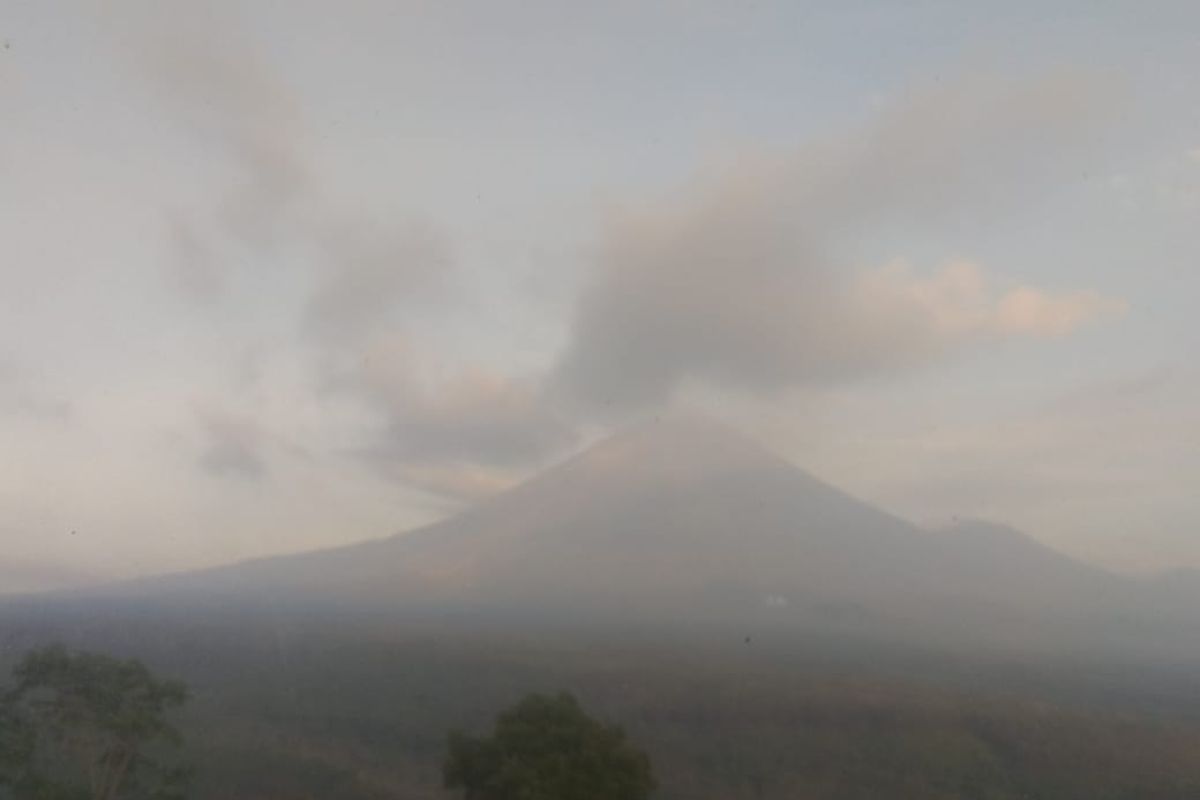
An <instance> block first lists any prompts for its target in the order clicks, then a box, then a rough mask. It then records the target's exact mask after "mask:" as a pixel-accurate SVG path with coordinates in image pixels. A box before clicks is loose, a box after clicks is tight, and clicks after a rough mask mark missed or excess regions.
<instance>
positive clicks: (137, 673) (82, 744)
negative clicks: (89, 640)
mask: <svg viewBox="0 0 1200 800" xmlns="http://www.w3.org/2000/svg"><path fill="white" fill-rule="evenodd" d="M13 678H14V684H13V685H12V686H11V687H9V688H7V689H6V690H4V691H3V694H2V695H0V797H3V796H6V795H8V796H12V797H13V798H19V799H20V800H75V799H76V798H78V799H79V800H84V799H85V798H90V800H115V799H116V798H133V797H145V798H171V797H179V796H182V792H183V789H184V786H185V783H186V779H187V776H188V772H187V770H186V769H185V768H184V767H182V766H180V765H178V764H176V763H173V762H172V761H171V760H170V759H169V758H168V759H167V760H163V759H162V757H161V756H162V753H163V751H164V750H168V751H169V750H170V749H171V747H172V746H177V745H178V744H179V742H180V739H179V734H178V732H177V731H176V730H175V728H174V727H173V726H172V725H171V723H170V720H169V719H168V715H169V714H170V712H171V711H172V710H174V709H176V708H178V707H179V706H182V705H183V703H184V701H185V700H186V698H187V693H186V690H185V689H184V686H183V684H181V683H179V682H177V681H171V680H161V679H159V678H157V677H155V676H154V675H153V674H151V672H150V671H149V670H148V669H147V668H146V666H145V665H144V664H142V663H141V662H140V661H137V660H134V659H127V660H119V659H115V658H112V657H110V656H107V655H103V654H98V653H89V652H71V651H68V650H67V649H66V648H64V647H62V646H60V645H50V646H47V647H43V648H39V649H36V650H33V651H30V652H29V653H27V654H26V655H25V656H24V657H23V658H22V659H21V660H20V662H19V663H18V664H17V665H16V667H15V668H14V669H13ZM168 756H169V753H168Z"/></svg>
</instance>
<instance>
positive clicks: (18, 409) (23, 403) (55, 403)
mask: <svg viewBox="0 0 1200 800" xmlns="http://www.w3.org/2000/svg"><path fill="white" fill-rule="evenodd" d="M0 412H7V413H9V414H14V415H17V416H20V417H24V418H26V419H35V420H41V421H45V422H65V421H67V420H68V419H70V418H71V416H72V413H73V407H72V404H71V402H70V401H69V400H67V399H65V398H63V397H60V396H58V395H56V394H54V393H53V392H52V391H51V390H50V389H48V388H47V387H46V385H45V381H44V380H43V379H42V376H41V375H39V374H38V372H37V371H36V370H33V369H30V368H28V367H26V366H24V365H23V364H20V363H18V362H17V361H15V360H12V359H8V358H5V357H3V356H0Z"/></svg>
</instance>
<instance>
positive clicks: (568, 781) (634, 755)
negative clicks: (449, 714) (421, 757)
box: [442, 693, 654, 800]
mask: <svg viewBox="0 0 1200 800" xmlns="http://www.w3.org/2000/svg"><path fill="white" fill-rule="evenodd" d="M448 746H449V753H448V755H447V757H446V761H445V764H444V765H443V768H442V774H443V778H444V780H445V784H446V787H447V788H449V789H462V790H463V792H464V796H465V798H466V800H643V798H646V797H648V796H649V795H650V793H651V792H652V791H653V789H654V777H653V775H652V772H651V769H650V759H649V758H648V757H647V756H646V754H645V753H643V752H641V751H640V750H638V749H637V748H635V747H634V746H633V745H632V744H631V743H630V742H629V741H628V740H627V739H626V738H625V733H624V731H622V730H621V729H620V728H618V727H616V726H610V725H604V724H602V723H600V722H597V721H596V720H594V719H592V718H591V717H589V716H588V715H587V714H586V713H584V711H583V709H582V708H580V707H579V703H578V702H576V700H575V698H574V697H572V696H571V695H569V694H565V693H564V694H559V695H557V696H555V697H549V696H545V695H539V694H531V695H529V696H527V697H526V698H525V699H523V700H522V701H521V702H520V703H518V704H517V705H515V706H514V707H512V708H511V709H509V710H508V711H505V712H504V713H502V714H501V715H500V716H499V717H498V718H497V720H496V727H495V731H494V732H493V733H492V735H491V736H488V737H482V738H477V737H472V736H468V735H465V734H462V733H458V732H455V733H451V734H450V737H449V742H448Z"/></svg>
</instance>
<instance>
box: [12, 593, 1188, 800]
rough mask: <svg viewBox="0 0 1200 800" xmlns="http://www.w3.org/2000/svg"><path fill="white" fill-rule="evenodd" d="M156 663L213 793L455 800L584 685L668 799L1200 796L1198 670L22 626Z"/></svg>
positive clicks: (376, 628) (397, 635)
mask: <svg viewBox="0 0 1200 800" xmlns="http://www.w3.org/2000/svg"><path fill="white" fill-rule="evenodd" d="M0 625H2V626H3V630H4V639H3V641H4V642H5V648H4V657H5V658H6V659H11V658H12V657H13V656H15V655H16V654H17V653H18V652H20V651H21V650H23V649H24V648H26V647H28V646H30V645H32V644H33V643H35V642H37V641H42V640H44V639H46V638H48V637H52V638H58V639H64V640H67V641H69V642H70V643H72V644H77V645H83V646H88V647H103V648H105V649H107V650H109V651H111V652H116V653H118V654H133V655H138V656H141V657H143V658H145V659H147V661H148V662H150V663H151V664H152V665H153V666H154V667H155V668H156V669H158V670H161V671H162V672H163V673H165V674H171V675H175V676H178V677H182V678H184V679H185V680H186V681H187V682H188V683H189V684H190V685H191V687H192V689H193V691H194V697H193V701H192V703H191V705H190V707H189V708H188V710H187V714H186V716H185V719H184V720H182V722H183V725H184V727H185V729H186V731H187V738H188V750H189V758H190V760H191V761H192V763H194V764H195V765H196V767H197V780H196V783H195V786H194V792H193V795H194V796H196V797H199V798H233V797H238V798H284V797H288V798H297V797H300V798H346V799H347V800H348V799H350V798H423V797H442V796H445V794H444V792H443V791H442V789H441V788H440V771H439V767H440V760H441V758H442V755H443V748H444V741H445V735H446V732H447V731H448V730H450V729H452V728H465V729H477V730H478V729H483V728H485V727H486V726H487V725H488V723H489V721H490V720H491V718H492V717H493V716H494V714H495V713H496V712H497V711H499V710H500V709H502V708H503V707H505V706H506V705H509V704H511V703H512V702H513V701H514V700H516V699H517V698H518V697H520V696H521V695H522V694H523V693H525V692H527V691H531V690H541V691H553V690H559V689H568V690H571V691H573V692H575V693H576V694H577V695H578V696H579V697H580V699H581V701H582V702H583V703H584V704H585V706H587V707H588V708H589V709H591V710H592V711H593V712H594V713H596V714H597V715H598V716H601V717H604V718H607V719H609V720H612V721H616V722H619V723H620V724H622V725H623V726H625V728H626V729H627V731H628V732H629V733H630V735H631V736H632V737H633V738H634V739H635V740H636V741H637V742H638V743H639V744H641V745H642V746H644V747H645V748H646V749H647V750H648V751H649V753H650V754H651V756H652V758H653V761H654V765H655V768H656V772H657V774H658V777H659V784H660V791H659V796H661V797H663V798H760V797H761V798H797V797H802V798H810V797H811V798H846V799H848V800H849V799H853V798H863V799H864V800H867V799H868V798H869V799H870V800H875V799H876V798H899V799H904V798H913V799H914V800H916V799H917V798H920V800H936V799H937V798H947V799H948V798H981V799H986V800H1005V799H1006V798H1046V800H1074V799H1075V798H1078V799H1079V800H1104V799H1106V798H1112V799H1113V800H1116V798H1130V800H1133V798H1137V799H1138V800H1146V799H1147V798H1148V799H1150V800H1153V799H1155V798H1161V799H1162V800H1166V799H1167V798H1179V799H1180V800H1184V798H1188V799H1189V800H1191V799H1193V798H1196V797H1200V692H1197V691H1195V686H1194V684H1193V683H1192V682H1191V681H1192V678H1191V673H1189V672H1188V671H1186V670H1182V671H1179V673H1178V674H1170V673H1168V672H1167V671H1165V670H1162V669H1159V670H1154V669H1152V668H1151V667H1149V666H1148V665H1144V664H1134V663H1130V664H1128V665H1126V666H1124V667H1120V668H1118V667H1116V666H1113V664H1112V662H1109V666H1108V667H1107V668H1106V669H1103V670H1102V669H1097V668H1096V667H1095V666H1090V665H1089V663H1090V662H1088V661H1087V660H1086V659H1085V658H1083V657H1082V656H1081V660H1079V661H1074V662H1073V661H1071V660H1070V659H1064V658H1061V657H1060V658H1058V659H1057V660H1055V661H1053V662H1050V661H1047V660H1041V661H1039V660H1036V659H1032V660H1031V658H1029V657H1025V658H1018V657H1015V656H1011V655H1010V656H1001V655H999V654H993V655H992V656H989V657H983V656H979V655H974V656H971V657H969V658H968V657H965V656H961V655H959V656H956V655H953V654H951V653H946V652H942V653H932V652H929V651H918V650H915V649H914V650H905V649H903V648H900V647H897V646H895V645H889V646H881V645H867V644H865V643H860V644H854V643H852V642H850V641H848V640H840V641H838V640H834V639H828V638H822V637H820V636H818V635H815V634H814V635H813V636H811V637H804V636H802V635H795V634H793V635H789V636H786V637H785V636H783V635H781V634H777V633H772V632H770V631H767V630H756V631H747V632H745V635H743V633H742V632H734V631H729V632H728V633H727V634H719V633H714V632H712V631H709V632H706V633H704V634H703V635H700V634H696V635H692V636H685V635H682V634H679V633H678V632H676V633H675V634H673V635H671V636H664V635H662V634H661V633H651V632H645V631H642V632H632V631H621V632H617V631H613V630H606V631H592V632H590V633H587V634H583V633H580V632H578V631H575V632H568V631H566V630H563V629H557V630H548V629H542V630H535V629H526V630H525V631H524V632H521V633H517V632H509V633H507V634H501V633H499V632H498V631H497V630H496V629H495V627H494V626H489V628H488V629H487V631H486V632H480V631H472V630H470V629H469V627H467V626H464V625H456V626H446V625H441V626H437V625H430V626H425V627H419V626H415V625H408V626H405V627H402V628H397V627H395V626H390V625H386V624H382V623H371V624H363V623H357V624H355V625H353V626H351V625H348V624H333V623H330V622H326V623H313V622H311V621H307V622H302V621H298V618H293V620H292V621H291V622H286V621H284V619H283V618H282V617H280V618H278V619H276V620H274V621H268V620H259V621H257V622H255V621H247V620H239V621H238V622H237V624H236V625H235V624H234V623H233V622H232V621H229V620H226V621H225V622H224V623H222V624H215V623H209V624H205V625H200V624H196V623H195V622H194V621H189V620H187V619H185V618H178V617H175V618H166V617H159V618H154V619H151V618H146V617H142V618H140V619H137V620H124V621H120V622H114V621H112V620H110V619H104V618H101V617H95V616H93V617H73V618H66V617H64V618H61V619H58V620H56V621H48V620H47V619H44V618H43V619H40V620H38V622H37V624H36V625H33V624H31V623H30V622H29V621H28V620H20V619H18V618H13V617H11V616H10V617H8V618H6V619H5V620H4V621H3V622H2V623H0Z"/></svg>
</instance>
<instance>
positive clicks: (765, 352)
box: [552, 76, 1122, 410]
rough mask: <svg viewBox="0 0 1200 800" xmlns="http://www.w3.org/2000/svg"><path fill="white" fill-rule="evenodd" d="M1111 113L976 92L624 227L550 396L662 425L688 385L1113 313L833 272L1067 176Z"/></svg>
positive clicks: (902, 275) (1050, 85)
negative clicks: (1031, 181) (848, 253)
mask: <svg viewBox="0 0 1200 800" xmlns="http://www.w3.org/2000/svg"><path fill="white" fill-rule="evenodd" d="M1106 108H1107V106H1106V104H1105V102H1104V97H1103V93H1102V92H1100V91H1099V90H1098V89H1097V86H1096V84H1095V83H1094V82H1090V81H1084V80H1079V79H1075V78H1071V77H1070V76H1051V77H1049V78H1046V79H1043V80H1036V81H1030V82H1025V83H1013V84H1000V83H995V82H987V81H983V82H967V83H964V84H962V85H959V86H955V87H951V88H948V89H941V90H937V91H934V92H930V93H928V94H924V95H915V96H913V97H911V98H910V99H909V100H908V101H907V102H905V103H904V104H902V105H901V106H899V107H897V108H895V109H893V110H891V111H888V112H886V113H884V114H883V115H882V116H881V117H880V118H879V119H877V120H876V121H874V122H873V123H872V124H870V125H868V126H867V127H865V128H864V129H862V130H860V131H857V132H853V133H851V134H849V135H846V136H842V137H838V138H834V139H827V140H822V141H817V142H815V143H810V144H809V145H807V146H805V147H803V148H801V149H799V150H798V151H796V152H793V153H791V154H788V155H784V156H770V155H766V156H761V155H757V154H752V155H751V156H748V157H746V158H744V159H743V160H742V161H740V162H738V163H734V164H732V165H729V166H727V167H726V168H724V169H723V170H720V171H717V172H716V173H710V174H707V175H704V176H701V178H700V179H698V180H697V181H696V182H695V183H694V184H692V185H689V186H688V187H685V189H686V191H684V192H683V193H682V194H681V196H679V197H677V198H675V199H674V200H672V201H669V202H666V203H663V204H660V205H659V206H657V207H650V208H641V209H637V210H634V211H630V212H626V213H624V214H622V215H621V216H619V217H618V218H616V219H615V220H614V221H613V222H612V223H611V224H610V226H609V227H608V229H607V231H606V232H605V235H604V237H603V240H602V244H601V247H600V248H599V254H598V257H597V259H596V263H595V265H594V275H593V278H592V281H591V283H590V285H588V286H587V287H586V288H585V289H584V291H583V293H582V295H581V297H580V298H579V301H578V306H577V308H576V314H575V317H574V322H573V329H572V336H571V339H570V342H569V345H568V346H567V348H566V350H565V352H564V353H563V354H562V356H561V359H560V361H559V363H558V364H557V365H556V367H555V369H554V376H553V379H552V380H553V384H554V386H555V387H556V391H559V392H562V393H563V394H565V395H566V396H568V397H571V398H574V399H575V400H578V401H582V403H583V404H584V405H585V406H589V407H591V408H592V409H593V410H595V409H597V408H603V407H605V406H612V407H616V408H622V407H625V408H628V407H638V406H646V405H652V404H655V403H658V402H662V401H664V400H666V399H667V398H669V397H670V395H671V394H672V393H673V392H674V391H675V390H677V389H678V388H679V387H680V386H682V385H685V384H687V383H689V382H692V381H699V382H702V383H709V384H715V385H722V386H728V387H733V388H739V389H747V390H750V391H773V390H778V389H782V388H786V387H789V386H795V385H803V384H811V383H820V382H826V381H834V380H845V379H850V378H856V377H860V376H864V375H869V374H874V373H878V372H881V371H887V370H893V369H902V368H905V367H908V366H911V365H913V364H917V363H920V362H922V361H924V360H928V359H930V358H933V357H936V356H937V355H939V354H941V353H943V352H946V351H947V350H949V349H951V348H953V347H958V346H961V345H962V344H964V343H966V342H970V341H977V340H981V339H986V338H988V337H997V336H1003V335H1056V334H1061V333H1065V332H1068V331H1069V330H1071V329H1072V328H1074V327H1075V326H1076V325H1078V324H1080V323H1082V322H1085V321H1087V320H1088V319H1090V318H1092V317H1094V316H1098V315H1104V314H1108V313H1119V312H1120V311H1121V308H1122V306H1121V304H1120V303H1119V302H1114V301H1108V300H1106V299H1105V298H1103V297H1101V296H1100V295H1098V294H1096V293H1093V292H1082V293H1076V294H1071V295H1067V296H1062V297H1057V296H1051V295H1048V294H1046V293H1044V292H1041V291H1039V290H1037V289H1033V288H1030V287H1013V288H1011V289H1009V290H1007V291H1005V292H1003V293H1001V294H996V293H995V291H994V289H993V288H992V287H991V285H990V284H989V282H988V281H987V279H986V276H985V275H984V274H983V273H982V271H981V270H979V269H978V268H977V267H975V266H974V265H969V264H968V265H961V264H951V265H947V266H945V267H943V268H941V269H940V270H939V271H937V272H936V273H934V274H933V275H931V276H922V275H919V274H917V273H914V272H912V271H911V270H908V269H907V268H906V267H905V266H904V265H885V267H884V268H883V269H880V270H877V271H875V272H867V273H862V272H860V273H853V272H851V271H850V270H848V269H847V266H848V265H847V263H846V261H845V260H844V258H843V257H840V256H839V253H840V252H842V251H843V249H844V248H845V247H846V245H848V244H853V242H854V240H855V239H856V238H859V237H864V236H867V235H869V234H871V233H872V232H875V231H878V230H879V227H880V226H881V225H886V224H889V223H892V222H904V223H905V224H906V225H909V226H911V225H916V224H923V225H931V226H936V225H938V224H940V223H941V222H943V221H944V219H945V217H946V216H947V215H951V214H954V213H961V210H962V209H963V208H964V207H969V208H972V209H974V210H975V212H976V213H978V211H979V210H980V205H981V204H984V205H987V204H990V203H994V202H999V201H1000V200H1002V199H1003V197H1004V195H1005V194H1006V193H1011V192H1012V191H1013V190H1014V189H1017V188H1019V187H1021V186H1022V185H1023V182H1024V179H1025V178H1028V177H1030V176H1031V175H1032V174H1036V173H1039V172H1040V173H1043V175H1042V177H1043V179H1044V178H1045V174H1048V173H1052V172H1053V170H1055V169H1063V168H1066V165H1067V164H1068V163H1069V161H1070V160H1069V159H1067V158H1065V157H1064V148H1063V147H1062V146H1061V145H1065V144H1067V143H1069V142H1073V141H1076V140H1078V139H1081V138H1087V137H1086V136H1085V134H1086V133H1088V132H1090V131H1093V130H1094V129H1095V128H1096V126H1097V123H1098V121H1099V120H1100V119H1102V118H1103V117H1104V116H1105V109H1106ZM1056 145H1057V146H1056ZM1039 185H1040V184H1039Z"/></svg>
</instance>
